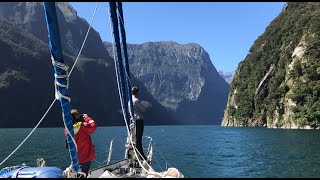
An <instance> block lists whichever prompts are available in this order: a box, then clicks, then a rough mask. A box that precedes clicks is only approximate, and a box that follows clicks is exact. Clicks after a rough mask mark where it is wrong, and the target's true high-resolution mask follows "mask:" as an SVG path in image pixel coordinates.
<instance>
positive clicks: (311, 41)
mask: <svg viewBox="0 0 320 180" xmlns="http://www.w3.org/2000/svg"><path fill="white" fill-rule="evenodd" d="M319 95H320V3H318V2H289V3H287V4H286V5H285V7H284V8H283V10H282V12H281V13H280V14H279V15H278V16H277V17H276V18H275V19H274V20H273V21H272V22H271V23H270V25H269V26H268V27H267V28H266V30H265V32H264V33H263V34H262V35H261V36H260V37H259V38H258V39H257V40H256V41H255V42H254V44H253V45H252V47H251V48H250V50H249V54H248V55H247V56H246V58H245V59H244V60H243V61H242V62H241V63H240V64H239V66H238V68H237V71H236V74H235V77H234V79H233V82H232V84H231V90H230V94H229V97H228V104H227V108H226V110H225V114H224V118H223V122H222V125H223V126H267V127H271V128H274V127H278V128H319V125H320V96H319Z"/></svg>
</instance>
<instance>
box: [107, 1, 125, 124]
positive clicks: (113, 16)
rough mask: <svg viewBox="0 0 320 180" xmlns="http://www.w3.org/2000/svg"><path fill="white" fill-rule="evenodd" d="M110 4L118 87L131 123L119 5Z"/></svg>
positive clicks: (123, 106)
mask: <svg viewBox="0 0 320 180" xmlns="http://www.w3.org/2000/svg"><path fill="white" fill-rule="evenodd" d="M109 5H110V16H111V21H112V27H113V36H114V41H115V46H116V47H115V48H116V70H117V77H118V87H119V89H120V96H121V97H120V98H121V104H122V108H123V109H124V112H123V113H124V118H125V120H126V121H127V124H129V122H128V120H129V114H128V111H127V107H128V97H127V96H126V95H125V91H126V80H125V74H124V73H125V71H124V66H123V62H122V53H121V48H120V47H121V46H120V38H119V30H118V18H117V11H116V10H117V6H116V3H115V2H109Z"/></svg>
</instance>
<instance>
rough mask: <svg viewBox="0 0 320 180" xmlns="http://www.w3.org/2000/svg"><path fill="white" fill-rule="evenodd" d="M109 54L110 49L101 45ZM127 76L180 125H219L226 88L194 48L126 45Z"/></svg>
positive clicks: (201, 52)
mask: <svg viewBox="0 0 320 180" xmlns="http://www.w3.org/2000/svg"><path fill="white" fill-rule="evenodd" d="M104 44H105V47H106V49H107V50H108V52H109V54H110V55H111V54H112V46H111V45H110V43H108V42H104ZM128 56H129V64H130V71H131V73H132V74H133V75H134V76H135V77H136V78H137V79H138V80H139V81H141V82H142V83H143V84H144V85H145V86H146V87H147V89H148V91H149V92H150V93H151V94H152V95H153V97H154V98H155V99H156V100H158V101H159V102H160V103H161V104H162V105H163V106H164V107H166V108H167V109H168V110H170V111H172V112H173V114H174V117H175V119H177V120H178V121H179V122H180V123H181V124H220V123H221V119H222V117H223V111H224V108H225V106H226V102H227V95H228V92H229V84H228V83H226V82H225V80H224V79H223V78H222V77H221V76H220V75H219V73H218V72H217V71H216V69H215V67H214V66H213V64H212V62H211V60H210V57H209V55H208V53H207V52H206V51H205V50H204V49H203V48H202V47H201V46H200V45H198V44H195V43H190V44H186V45H181V44H178V43H175V42H168V41H163V42H147V43H143V44H128Z"/></svg>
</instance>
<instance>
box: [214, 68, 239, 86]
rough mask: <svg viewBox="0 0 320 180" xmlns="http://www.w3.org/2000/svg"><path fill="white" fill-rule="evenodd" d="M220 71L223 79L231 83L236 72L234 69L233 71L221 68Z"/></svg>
mask: <svg viewBox="0 0 320 180" xmlns="http://www.w3.org/2000/svg"><path fill="white" fill-rule="evenodd" d="M218 72H219V74H220V76H221V77H223V79H224V80H225V81H226V82H227V83H229V84H231V81H232V79H233V76H234V73H235V72H234V71H232V72H224V71H222V70H220V71H218Z"/></svg>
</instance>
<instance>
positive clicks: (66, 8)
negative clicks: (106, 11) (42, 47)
mask: <svg viewBox="0 0 320 180" xmlns="http://www.w3.org/2000/svg"><path fill="white" fill-rule="evenodd" d="M56 6H57V8H56V9H57V17H58V22H59V28H60V32H61V35H60V38H61V42H65V43H62V49H63V50H64V51H65V52H66V53H67V54H70V55H72V56H77V55H78V53H79V50H80V48H81V45H82V42H83V40H84V38H85V35H86V33H87V29H88V27H89V23H88V22H87V21H86V20H84V19H83V18H81V17H79V16H77V12H76V11H75V10H74V9H73V8H72V6H71V5H70V4H69V3H67V2H57V3H56ZM0 18H2V19H5V20H7V21H9V22H11V23H12V24H14V25H16V26H17V27H20V28H21V29H24V30H26V31H28V32H30V33H31V34H33V35H34V36H35V37H37V38H39V39H40V40H42V41H43V42H44V43H46V44H47V43H48V33H47V26H46V22H45V17H44V9H43V3H42V2H2V3H0ZM106 25H107V24H106ZM82 55H83V56H84V57H87V58H93V59H106V58H109V59H110V57H108V54H107V53H106V52H105V49H104V47H103V44H102V40H101V38H100V35H99V33H98V32H97V31H96V30H94V29H91V30H90V33H89V35H88V39H87V42H86V44H85V46H84V48H83V51H82Z"/></svg>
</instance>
